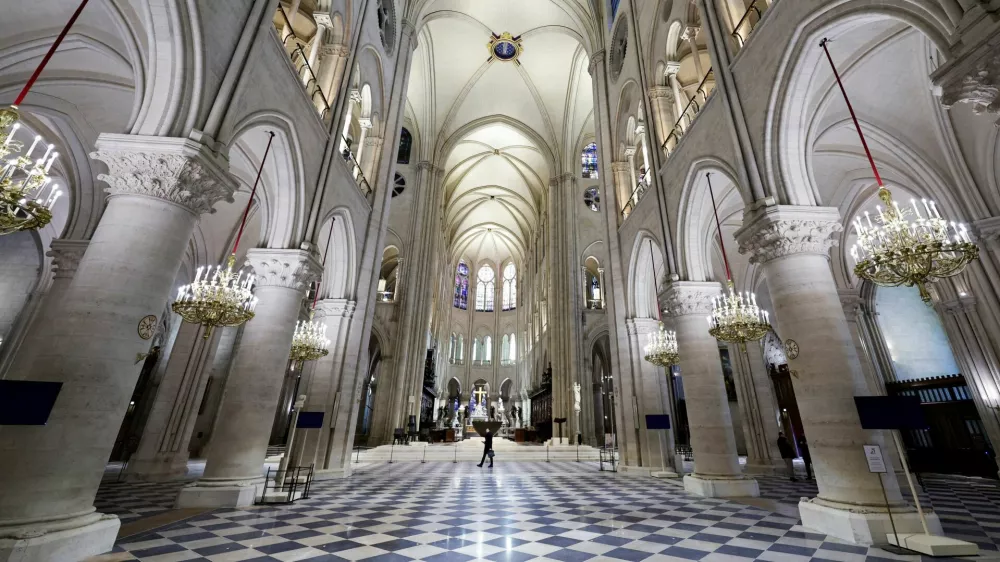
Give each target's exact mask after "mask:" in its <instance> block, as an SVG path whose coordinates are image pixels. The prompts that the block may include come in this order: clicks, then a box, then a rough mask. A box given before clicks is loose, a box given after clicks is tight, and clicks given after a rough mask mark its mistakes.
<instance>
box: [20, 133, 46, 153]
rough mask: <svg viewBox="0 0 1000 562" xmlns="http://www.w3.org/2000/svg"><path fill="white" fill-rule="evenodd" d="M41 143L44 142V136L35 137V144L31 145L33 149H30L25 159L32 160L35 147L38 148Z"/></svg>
mask: <svg viewBox="0 0 1000 562" xmlns="http://www.w3.org/2000/svg"><path fill="white" fill-rule="evenodd" d="M40 142H42V135H35V142H33V143H31V148H29V149H28V152H26V153H25V154H24V157H25V158H31V153H32V152H34V151H35V147H36V146H38V143H40Z"/></svg>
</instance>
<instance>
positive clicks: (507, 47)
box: [486, 31, 524, 64]
mask: <svg viewBox="0 0 1000 562" xmlns="http://www.w3.org/2000/svg"><path fill="white" fill-rule="evenodd" d="M486 46H487V47H488V48H489V50H490V58H489V59H488V60H487V62H493V61H495V60H501V61H504V62H513V63H514V64H520V63H519V62H518V60H517V58H518V57H519V56H521V52H522V51H523V50H524V48H523V47H521V36H520V35H518V36H517V37H513V36H511V34H510V33H509V32H507V31H504V32H503V33H501V34H500V35H497V34H496V33H494V34H493V37H491V38H490V42H489V43H488V44H487V45H486Z"/></svg>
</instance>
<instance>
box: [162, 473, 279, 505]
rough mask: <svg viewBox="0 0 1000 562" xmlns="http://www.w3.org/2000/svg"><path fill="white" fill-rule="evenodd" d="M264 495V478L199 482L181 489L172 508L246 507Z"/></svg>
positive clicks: (203, 480)
mask: <svg viewBox="0 0 1000 562" xmlns="http://www.w3.org/2000/svg"><path fill="white" fill-rule="evenodd" d="M263 493H264V478H254V479H251V480H219V481H212V480H205V479H202V480H199V481H197V482H195V483H194V484H191V485H190V486H185V487H183V488H181V491H180V493H178V494H177V501H176V502H174V507H175V508H177V509H184V508H188V507H246V506H250V505H253V502H254V500H255V499H257V498H259V497H261V495H262V494H263Z"/></svg>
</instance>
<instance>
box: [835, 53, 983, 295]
mask: <svg viewBox="0 0 1000 562" xmlns="http://www.w3.org/2000/svg"><path fill="white" fill-rule="evenodd" d="M829 42H830V40H829V39H823V40H822V41H820V46H821V47H823V52H825V53H826V59H827V61H829V63H830V68H831V69H833V76H834V77H835V78H836V79H837V85H838V86H839V87H840V93H841V94H843V96H844V102H846V103H847V110H848V111H849V112H850V113H851V119H852V120H853V121H854V127H855V129H857V131H858V136H859V137H860V138H861V146H862V147H864V149H865V154H866V155H867V156H868V163H869V164H870V165H871V167H872V172H874V174H875V180H876V181H877V182H878V198H879V199H880V200H881V201H882V204H883V205H885V207H884V208H883V207H882V205H877V206H876V210H877V212H878V216H877V217H872V216H871V214H870V213H869V212H865V218H864V220H862V219H861V217H860V216H856V217H854V229H855V231H856V232H857V236H858V240H857V242H856V243H855V244H854V246H853V247H852V248H851V251H850V253H851V258H853V260H854V262H855V266H854V274H855V275H857V276H858V277H860V278H861V279H867V280H869V281H871V282H872V283H875V284H876V285H881V286H883V287H898V286H900V285H905V286H907V287H913V286H914V285H916V286H917V288H918V289H919V290H920V298H921V299H923V300H924V302H930V301H931V295H930V293H929V292H928V291H927V283H931V282H933V281H937V280H938V279H944V278H946V277H951V276H953V275H957V274H958V273H960V272H961V271H962V270H963V269H965V266H967V265H969V263H971V262H972V261H973V260H975V259H977V258H978V257H979V247H978V246H976V244H975V242H973V241H972V239H971V238H970V236H969V232H968V229H967V228H966V226H965V224H962V223H957V222H955V221H949V220H948V219H946V218H944V217H942V216H941V213H940V212H938V208H937V204H935V203H934V201H928V200H927V199H921V200H920V202H919V204H918V202H917V200H916V199H910V205H909V207H907V206H906V205H905V204H904V205H903V206H902V207H900V205H899V203H897V202H896V201H894V200H893V199H892V194H891V193H890V192H889V189H888V188H886V187H885V184H884V183H883V182H882V176H881V175H880V174H879V172H878V167H876V166H875V159H874V158H873V157H872V153H871V150H869V149H868V142H867V141H866V140H865V134H864V133H863V132H862V131H861V125H860V124H859V123H858V118H857V116H856V115H855V114H854V107H853V106H851V100H850V98H848V96H847V90H846V89H845V88H844V83H843V82H842V81H841V79H840V74H839V73H838V72H837V67H836V65H835V64H834V63H833V57H831V56H830V49H829V48H828V47H827V44H828V43H829ZM911 209H912V216H910V217H909V218H908V215H911ZM921 209H923V212H922V213H921Z"/></svg>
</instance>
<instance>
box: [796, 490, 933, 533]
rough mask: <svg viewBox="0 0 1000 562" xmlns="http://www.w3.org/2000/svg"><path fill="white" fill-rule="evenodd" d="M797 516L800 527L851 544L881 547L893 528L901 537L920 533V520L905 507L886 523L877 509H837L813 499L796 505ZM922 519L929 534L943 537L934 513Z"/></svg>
mask: <svg viewBox="0 0 1000 562" xmlns="http://www.w3.org/2000/svg"><path fill="white" fill-rule="evenodd" d="M799 516H800V517H802V526H803V527H807V528H809V529H810V530H812V531H816V532H817V533H823V534H824V535H830V536H831V537H836V538H838V539H840V540H843V541H847V542H851V543H854V544H865V545H867V544H885V543H886V542H887V540H886V535H890V534H892V525H893V524H895V526H896V531H897V532H899V533H900V534H901V535H902V534H904V533H922V532H923V527H921V525H920V517H919V516H918V515H917V512H916V510H915V509H913V508H912V507H909V506H907V507H901V508H900V510H899V511H896V510H893V512H892V523H890V522H889V514H888V513H886V511H885V508H879V507H877V506H871V507H867V508H863V507H853V508H852V507H851V506H847V505H845V506H844V507H843V509H840V508H838V507H833V506H832V505H831V504H829V503H828V502H823V501H822V500H819V499H818V498H813V499H811V500H803V501H800V502H799ZM924 518H925V519H927V527H928V528H929V529H930V531H931V533H933V534H938V535H942V534H944V531H943V530H942V529H941V521H940V520H939V519H938V516H937V514H936V513H928V512H925V513H924Z"/></svg>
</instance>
